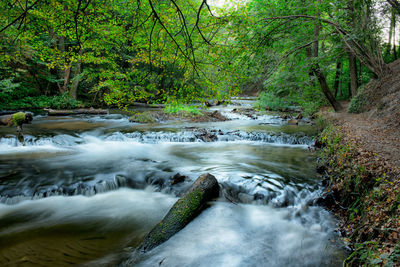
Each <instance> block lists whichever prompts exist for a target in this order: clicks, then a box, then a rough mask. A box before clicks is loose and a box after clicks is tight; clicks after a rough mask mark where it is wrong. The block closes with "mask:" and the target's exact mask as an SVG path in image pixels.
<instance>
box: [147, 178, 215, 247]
mask: <svg viewBox="0 0 400 267" xmlns="http://www.w3.org/2000/svg"><path fill="white" fill-rule="evenodd" d="M218 192H219V186H218V182H217V179H215V177H214V176H213V175H211V174H209V173H208V174H203V175H201V176H199V178H197V180H196V181H195V182H194V184H193V185H192V187H190V188H189V189H188V191H187V192H186V193H185V195H183V196H182V197H181V198H180V199H179V200H178V201H177V202H176V203H175V204H174V206H172V208H171V209H170V210H169V212H168V213H167V215H166V216H165V217H164V219H162V221H161V222H159V223H158V224H157V225H156V226H155V227H154V228H153V230H151V231H150V233H149V234H148V235H147V236H146V238H145V240H144V242H143V244H142V245H141V247H140V250H141V251H142V252H147V251H149V250H151V249H153V248H155V247H157V246H158V245H160V244H162V243H164V242H165V241H167V240H168V239H169V238H170V237H172V236H173V235H174V234H176V233H177V232H179V231H180V230H181V229H183V228H184V227H185V226H186V225H187V224H188V223H190V222H191V221H192V220H193V219H194V218H195V217H196V216H197V215H198V214H199V213H200V212H201V211H202V210H203V209H205V208H206V206H207V202H208V201H210V200H211V199H213V198H215V197H217V196H218Z"/></svg>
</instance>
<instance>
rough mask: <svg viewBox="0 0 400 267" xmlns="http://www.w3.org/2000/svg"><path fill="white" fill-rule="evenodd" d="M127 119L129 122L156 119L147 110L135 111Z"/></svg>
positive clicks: (154, 120)
mask: <svg viewBox="0 0 400 267" xmlns="http://www.w3.org/2000/svg"><path fill="white" fill-rule="evenodd" d="M129 121H131V122H138V123H154V122H156V119H155V118H154V117H153V116H152V114H151V113H150V112H148V111H146V112H142V113H135V114H133V115H132V116H131V117H130V118H129Z"/></svg>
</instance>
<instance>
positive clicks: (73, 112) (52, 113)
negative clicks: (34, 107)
mask: <svg viewBox="0 0 400 267" xmlns="http://www.w3.org/2000/svg"><path fill="white" fill-rule="evenodd" d="M44 110H45V111H47V115H49V116H69V115H79V114H84V115H105V114H108V110H106V109H94V108H89V109H82V108H81V109H64V110H56V109H48V108H45V109H44Z"/></svg>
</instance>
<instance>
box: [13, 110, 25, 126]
mask: <svg viewBox="0 0 400 267" xmlns="http://www.w3.org/2000/svg"><path fill="white" fill-rule="evenodd" d="M11 121H12V123H13V124H14V126H21V125H22V124H23V123H24V122H25V113H24V112H18V113H14V114H13V115H12V119H11Z"/></svg>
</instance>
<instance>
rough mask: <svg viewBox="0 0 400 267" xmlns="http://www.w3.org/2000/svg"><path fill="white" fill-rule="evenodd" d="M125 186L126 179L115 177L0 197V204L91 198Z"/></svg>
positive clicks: (119, 176)
mask: <svg viewBox="0 0 400 267" xmlns="http://www.w3.org/2000/svg"><path fill="white" fill-rule="evenodd" d="M127 185H128V182H127V178H126V177H124V176H121V175H116V176H115V177H114V179H113V180H107V181H99V182H97V183H94V184H90V183H83V182H80V183H76V184H74V185H71V186H52V187H50V188H47V189H42V190H40V191H39V192H33V194H31V195H29V192H26V193H25V194H24V195H16V196H0V203H3V204H7V205H14V204H17V203H19V202H21V201H24V200H34V199H41V198H47V197H52V196H77V195H83V196H93V195H96V194H99V193H105V192H109V191H115V190H117V189H119V188H121V187H127ZM133 188H135V187H133Z"/></svg>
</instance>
